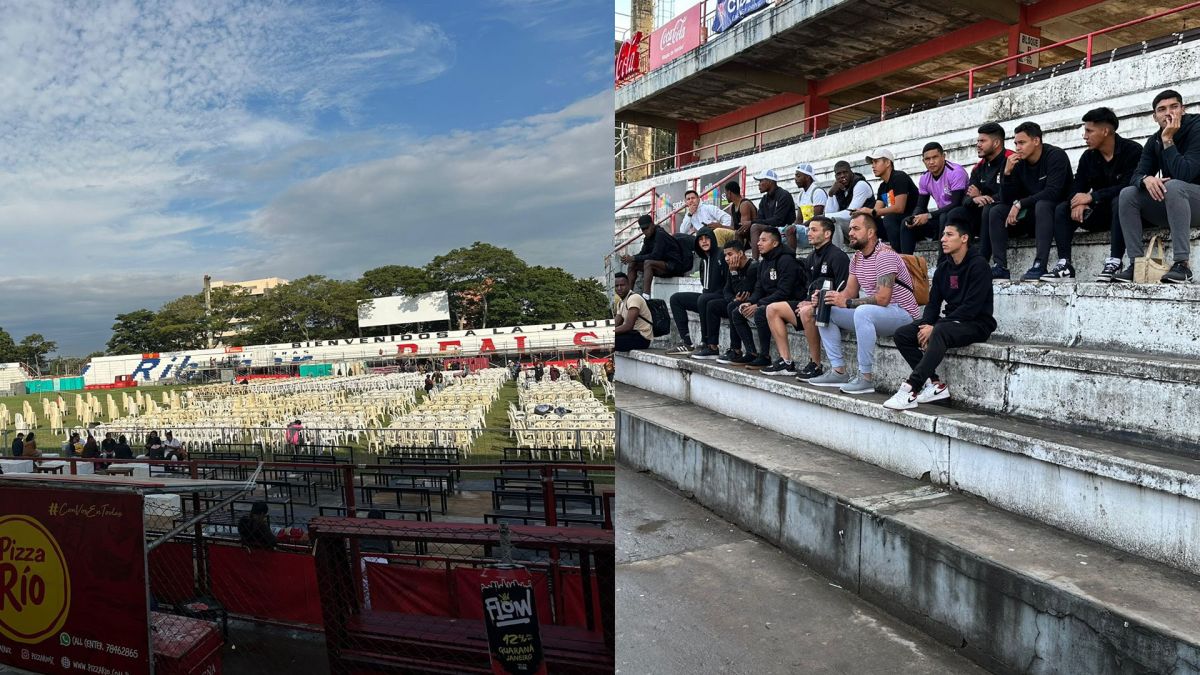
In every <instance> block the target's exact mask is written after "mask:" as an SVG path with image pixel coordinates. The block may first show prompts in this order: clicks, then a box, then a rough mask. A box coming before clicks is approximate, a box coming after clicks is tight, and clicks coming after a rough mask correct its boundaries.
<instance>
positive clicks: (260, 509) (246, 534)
mask: <svg viewBox="0 0 1200 675" xmlns="http://www.w3.org/2000/svg"><path fill="white" fill-rule="evenodd" d="M237 529H238V536H239V537H241V540H242V546H245V547H247V548H262V549H267V550H271V549H274V548H275V543H276V540H275V533H274V532H272V531H271V526H270V525H268V524H267V503H266V502H254V504H253V505H252V506H251V507H250V513H248V514H246V515H244V516H242V517H241V518H238V522H237Z"/></svg>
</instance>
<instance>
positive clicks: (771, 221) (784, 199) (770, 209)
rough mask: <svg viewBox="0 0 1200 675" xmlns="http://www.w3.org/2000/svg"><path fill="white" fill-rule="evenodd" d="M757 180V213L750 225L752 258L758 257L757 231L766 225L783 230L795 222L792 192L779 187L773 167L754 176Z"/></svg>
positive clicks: (766, 226)
mask: <svg viewBox="0 0 1200 675" xmlns="http://www.w3.org/2000/svg"><path fill="white" fill-rule="evenodd" d="M754 179H755V180H757V181H758V191H759V192H760V193H762V198H761V199H759V200H758V215H757V216H755V217H754V222H753V223H752V224H751V225H750V244H751V245H752V246H753V247H754V259H755V260H758V259H759V250H758V246H757V243H758V241H759V236H758V235H759V233H761V232H762V231H763V230H765V229H767V228H768V227H773V228H775V229H777V230H779V231H781V232H782V231H783V228H784V227H787V226H788V225H791V224H792V223H794V222H796V200H794V199H792V193H790V192H788V191H787V190H785V189H783V188H781V187H779V176H778V175H777V174H776V173H775V170H774V169H767V170H766V171H763V172H760V173H759V174H758V175H757V176H755V177H754Z"/></svg>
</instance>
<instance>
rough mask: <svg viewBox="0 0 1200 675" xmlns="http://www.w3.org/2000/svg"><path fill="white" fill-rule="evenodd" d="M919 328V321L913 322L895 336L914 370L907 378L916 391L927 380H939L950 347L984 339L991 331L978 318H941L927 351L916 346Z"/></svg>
mask: <svg viewBox="0 0 1200 675" xmlns="http://www.w3.org/2000/svg"><path fill="white" fill-rule="evenodd" d="M919 327H920V322H919V321H914V322H912V323H910V324H908V325H907V326H902V327H901V328H900V329H899V330H897V331H896V334H895V335H894V336H893V339H894V340H895V341H896V348H897V349H899V350H900V355H901V356H903V357H904V360H905V361H907V362H908V365H909V366H911V367H912V369H913V370H912V374H911V375H910V376H909V378H908V384H909V385H910V386H912V388H913V391H921V387H924V386H925V380H928V379H934V380H937V379H940V378H938V375H937V372H936V371H937V367H938V366H939V365H941V363H942V359H944V358H946V350H947V349H950V348H951V347H966V346H967V345H970V344H975V343H976V342H985V341H986V340H987V339H988V336H990V335H991V334H992V331H991V330H990V329H989V328H988V327H987V326H986V325H984V324H982V323H978V322H975V321H962V322H960V321H946V320H942V321H939V322H937V323H935V324H933V333H932V334H931V335H930V336H929V342H928V343H927V344H926V347H925V351H921V348H920V347H918V346H917V329H918V328H919Z"/></svg>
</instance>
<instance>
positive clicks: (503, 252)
mask: <svg viewBox="0 0 1200 675" xmlns="http://www.w3.org/2000/svg"><path fill="white" fill-rule="evenodd" d="M528 267H529V266H528V265H526V264H525V262H524V261H523V260H521V259H520V258H518V257H517V254H515V253H513V252H512V251H510V250H508V249H506V248H500V247H498V246H493V245H491V244H485V243H483V242H478V241H477V242H475V243H474V244H471V246H470V247H467V248H456V249H454V250H453V251H450V252H449V253H447V254H445V255H440V256H438V257H436V258H434V259H433V260H431V261H430V262H429V264H428V265H426V266H425V271H426V273H427V274H428V275H429V278H430V279H431V280H433V282H434V288H435V289H437V290H446V291H449V293H450V318H451V325H453V326H455V327H457V326H459V325H460V324H459V321H458V319H459V317H460V316H461V317H464V318H466V317H468V316H470V317H471V318H472V319H473V321H472V322H471V323H470V324H469V325H468V327H472V328H486V327H487V326H489V325H491V326H497V325H505V324H503V323H499V322H498V321H497V320H495V319H494V318H493V317H492V316H491V306H492V303H493V296H494V295H495V294H496V293H497V292H498V289H504V288H507V287H509V286H510V284H511V283H512V282H513V281H515V280H516V279H517V276H518V275H519V274H521V273H522V272H524V271H525V270H526V269H528ZM476 306H478V308H479V311H477V310H476Z"/></svg>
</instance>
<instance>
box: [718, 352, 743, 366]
mask: <svg viewBox="0 0 1200 675" xmlns="http://www.w3.org/2000/svg"><path fill="white" fill-rule="evenodd" d="M740 358H742V353H741V352H739V351H736V350H733V349H726V350H725V353H724V354H722V355H720V356H718V357H717V363H737V360H738V359H740Z"/></svg>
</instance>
